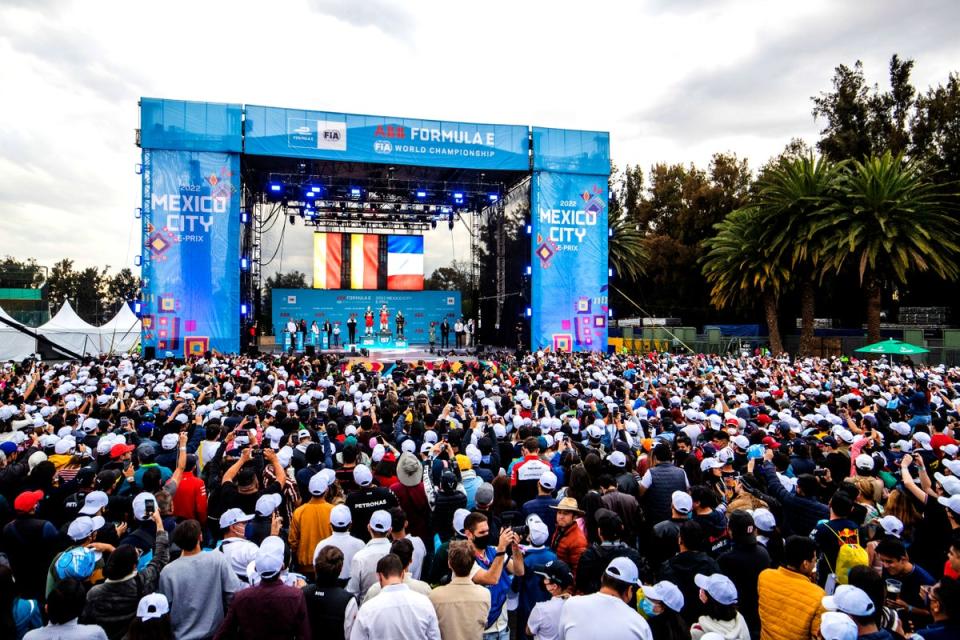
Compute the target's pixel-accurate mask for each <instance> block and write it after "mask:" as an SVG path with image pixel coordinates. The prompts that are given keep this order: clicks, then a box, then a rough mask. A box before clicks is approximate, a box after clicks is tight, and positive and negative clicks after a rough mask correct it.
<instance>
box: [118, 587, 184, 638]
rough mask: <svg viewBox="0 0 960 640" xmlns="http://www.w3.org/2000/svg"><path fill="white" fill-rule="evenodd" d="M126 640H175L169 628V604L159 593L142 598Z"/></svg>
mask: <svg viewBox="0 0 960 640" xmlns="http://www.w3.org/2000/svg"><path fill="white" fill-rule="evenodd" d="M125 638H127V640H175V639H174V635H173V628H172V627H171V626H170V603H169V602H167V599H166V598H165V597H164V596H163V594H160V593H151V594H148V595H145V596H143V597H142V598H141V599H140V601H139V602H138V603H137V611H136V615H135V616H134V618H133V621H132V622H131V623H130V629H129V630H128V631H127V635H126V636H125Z"/></svg>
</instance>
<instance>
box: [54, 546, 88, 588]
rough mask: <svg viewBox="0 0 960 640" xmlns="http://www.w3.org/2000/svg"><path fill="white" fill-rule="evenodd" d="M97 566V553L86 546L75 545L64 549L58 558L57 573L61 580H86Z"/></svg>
mask: <svg viewBox="0 0 960 640" xmlns="http://www.w3.org/2000/svg"><path fill="white" fill-rule="evenodd" d="M96 566H97V554H96V553H94V552H93V551H91V550H90V549H87V548H85V547H75V548H73V549H69V550H68V551H64V552H63V553H62V554H60V557H59V558H57V575H58V576H60V579H61V580H66V579H68V578H74V579H76V580H86V579H87V578H89V577H90V576H91V575H93V570H94V568H95V567H96Z"/></svg>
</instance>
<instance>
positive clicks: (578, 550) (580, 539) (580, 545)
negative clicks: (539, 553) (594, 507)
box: [550, 498, 587, 577]
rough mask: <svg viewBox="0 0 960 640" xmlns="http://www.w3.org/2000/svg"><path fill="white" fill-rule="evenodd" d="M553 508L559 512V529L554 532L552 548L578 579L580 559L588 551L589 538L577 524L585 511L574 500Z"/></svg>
mask: <svg viewBox="0 0 960 640" xmlns="http://www.w3.org/2000/svg"><path fill="white" fill-rule="evenodd" d="M551 508H552V509H554V510H556V512H557V528H556V530H554V532H553V538H552V539H551V541H550V548H551V549H553V550H554V551H555V552H556V554H557V558H558V559H560V560H563V561H564V562H565V563H567V566H568V567H570V569H571V571H573V575H574V577H576V575H577V565H579V564H580V557H581V556H582V555H583V552H584V551H586V550H587V537H586V536H585V535H584V534H583V530H582V529H581V528H580V525H579V524H577V518H578V517H582V516H583V515H584V511H583V510H582V509H580V507H579V506H578V505H577V501H576V499H574V498H564V499H563V500H561V501H560V502H558V503H557V505H556V506H554V507H551Z"/></svg>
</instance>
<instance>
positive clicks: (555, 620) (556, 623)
mask: <svg viewBox="0 0 960 640" xmlns="http://www.w3.org/2000/svg"><path fill="white" fill-rule="evenodd" d="M566 600H567V599H566V598H550V599H549V600H546V601H544V602H538V603H537V604H536V606H535V607H534V608H533V610H532V611H530V618H529V619H528V620H527V628H528V629H530V631H531V632H533V637H534V640H559V638H560V612H561V611H563V605H564V603H566Z"/></svg>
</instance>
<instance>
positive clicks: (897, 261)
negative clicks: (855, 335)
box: [814, 152, 960, 342]
mask: <svg viewBox="0 0 960 640" xmlns="http://www.w3.org/2000/svg"><path fill="white" fill-rule="evenodd" d="M840 187H841V193H840V196H839V199H838V206H837V207H836V209H835V211H833V213H832V214H831V216H830V217H829V219H825V220H824V221H823V231H824V232H826V233H827V234H828V237H827V240H826V242H825V243H824V244H823V245H822V249H820V250H819V252H818V255H815V256H814V261H815V262H817V261H820V260H822V264H824V268H825V269H835V270H837V271H839V270H840V269H841V268H842V267H843V266H844V265H846V264H854V265H856V268H857V270H858V272H859V275H860V283H861V285H862V286H863V288H864V291H865V292H866V297H867V338H868V340H869V341H870V342H876V341H878V340H879V339H880V301H881V299H880V294H881V287H882V284H883V282H884V281H886V280H893V281H895V282H897V283H900V284H905V283H906V281H907V277H908V275H909V274H910V273H911V272H921V273H923V272H932V273H934V274H936V275H937V276H939V277H941V278H944V279H950V280H955V279H956V278H957V276H958V275H960V265H958V263H957V254H958V252H960V231H958V224H957V221H956V219H955V218H954V217H953V216H951V215H950V211H949V209H948V205H947V202H946V200H945V194H944V193H943V192H942V191H940V189H939V188H938V186H937V185H936V184H934V183H933V182H932V181H931V180H930V178H929V176H928V175H927V174H926V173H925V172H924V171H923V169H922V168H921V167H920V165H919V164H917V163H916V162H915V161H905V160H904V158H903V156H902V155H897V156H894V155H892V154H891V153H890V152H886V153H884V154H883V155H881V156H871V157H869V158H866V159H865V160H863V161H862V162H856V161H855V162H854V163H853V164H852V165H851V166H850V167H849V170H847V171H845V172H844V175H843V177H842V179H841V184H840Z"/></svg>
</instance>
